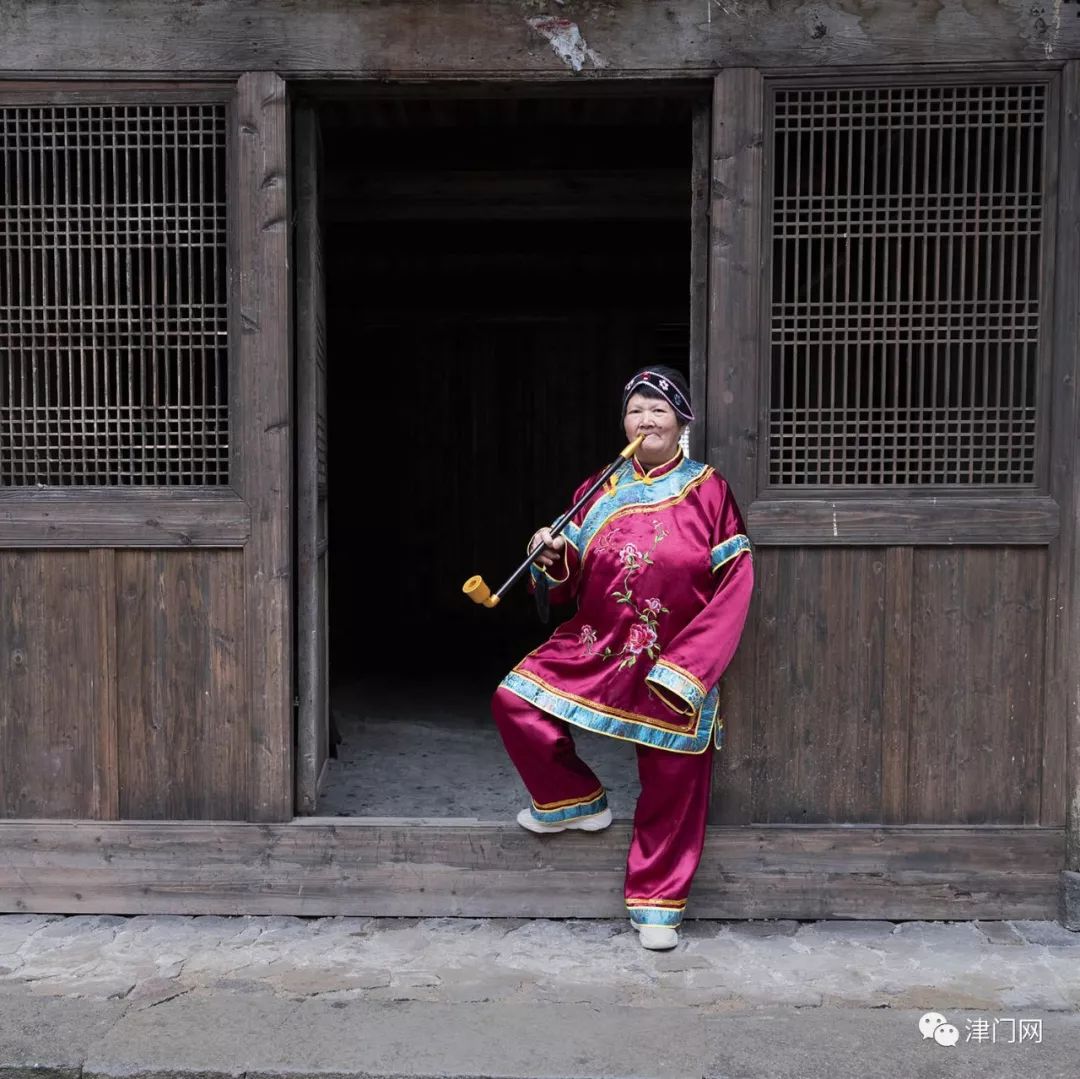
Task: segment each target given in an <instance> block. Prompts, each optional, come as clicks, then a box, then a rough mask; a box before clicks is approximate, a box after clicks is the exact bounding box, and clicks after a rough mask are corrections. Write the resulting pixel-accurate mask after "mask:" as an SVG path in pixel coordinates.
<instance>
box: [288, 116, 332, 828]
mask: <svg viewBox="0 0 1080 1079" xmlns="http://www.w3.org/2000/svg"><path fill="white" fill-rule="evenodd" d="M293 133H294V149H293V163H294V167H295V180H294V184H295V188H296V234H295V238H294V246H295V250H296V411H297V420H296V430H297V449H296V455H297V468H296V500H297V529H296V574H297V591H296V604H297V611H296V635H297V641H296V646H297V647H296V682H297V696H298V698H299V702H300V703H299V708H298V711H297V730H296V810H297V812H298V813H314V812H315V809H316V804H317V801H318V788H319V779H320V777H321V776H322V772H323V767H324V766H325V764H326V759H327V755H328V752H329V727H330V670H329V663H328V655H329V653H328V641H327V636H328V633H329V627H328V604H329V596H328V587H329V581H328V579H327V551H326V548H327V542H328V537H327V535H326V519H327V505H326V497H327V492H326V485H325V464H326V462H325V442H323V443H322V444H321V445H320V439H321V435H320V432H322V434H323V435H325V430H326V374H327V372H326V296H325V290H324V286H323V247H322V223H321V221H320V217H319V206H320V198H319V195H320V187H321V183H320V176H321V171H322V147H321V139H320V134H319V121H318V118H317V116H316V114H315V111H314V110H313V109H312V108H311V107H310V106H301V107H300V108H299V109H297V111H296V116H295V122H294V125H293Z"/></svg>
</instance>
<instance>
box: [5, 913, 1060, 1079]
mask: <svg viewBox="0 0 1080 1079" xmlns="http://www.w3.org/2000/svg"><path fill="white" fill-rule="evenodd" d="M926 1011H936V1012H940V1013H942V1014H943V1015H945V1016H946V1017H947V1018H948V1019H949V1020H950V1021H951V1022H952V1023H953V1024H954V1025H956V1026H957V1027H958V1029H959V1031H960V1036H961V1043H960V1044H958V1045H956V1046H953V1047H951V1048H948V1047H942V1046H940V1045H938V1044H937V1043H935V1042H934V1040H933V1039H932V1038H931V1039H922V1038H921V1037H919V1035H918V1033H917V1024H918V1019H919V1017H920V1016H921V1015H922V1014H923V1013H924V1012H926ZM1025 1018H1033V1019H1034V1018H1038V1019H1040V1020H1041V1022H1042V1042H1041V1043H1037V1044H1036V1043H1035V1042H1033V1041H1030V1040H1029V1041H1028V1042H1027V1043H1023V1044H1020V1043H1013V1044H998V1043H997V1040H996V1037H995V1040H994V1042H993V1043H990V1042H989V1040H988V1039H987V1038H983V1039H980V1038H979V1036H978V1035H979V1031H980V1029H981V1024H982V1023H983V1022H985V1023H986V1024H987V1025H989V1026H991V1027H992V1029H993V1030H994V1031H995V1032H996V1031H998V1030H1000V1031H1001V1032H1002V1040H1003V1041H1004V1039H1005V1035H1006V1034H1007V1032H1008V1028H1007V1026H1006V1021H1007V1020H1008V1019H1013V1020H1015V1021H1019V1020H1020V1019H1025ZM995 1019H996V1020H998V1023H997V1024H993V1021H994V1020H995ZM1014 1025H1015V1024H1014ZM778 1031H784V1032H785V1036H784V1037H783V1038H779V1039H778V1038H777V1037H776V1035H777V1032H778ZM889 1047H891V1048H889ZM931 1050H932V1051H931ZM890 1053H892V1054H893V1055H892V1056H890ZM912 1054H914V1055H912ZM31 1065H34V1066H35V1067H34V1068H33V1069H32V1070H31V1071H27V1070H26V1069H27V1068H28V1067H30V1066H31ZM46 1065H48V1066H49V1068H51V1069H52V1071H51V1072H50V1071H42V1070H41V1069H42V1067H44V1066H46ZM845 1067H850V1068H851V1071H850V1074H851V1075H859V1076H860V1079H866V1077H867V1076H871V1075H878V1074H880V1075H896V1076H905V1077H907V1076H915V1075H926V1076H937V1075H954V1074H955V1075H968V1074H971V1075H978V1076H980V1079H987V1077H990V1076H994V1075H998V1074H1000V1075H1002V1076H1008V1077H1009V1079H1015V1077H1017V1076H1021V1075H1022V1076H1024V1079H1041V1077H1042V1076H1043V1075H1045V1076H1047V1077H1049V1076H1057V1075H1061V1076H1068V1077H1069V1079H1075V1077H1076V1076H1078V1075H1080V934H1076V933H1070V932H1068V931H1067V930H1065V929H1063V928H1062V927H1061V926H1060V925H1058V924H1057V923H1054V922H1019V921H1014V922H982V923H972V922H948V923H946V922H900V923H894V922H881V921H875V922H858V921H851V922H842V921H829V922H794V921H765V922H760V921H759V922H688V923H687V924H686V926H685V927H684V930H683V940H682V942H681V943H680V946H679V948H678V949H677V950H675V951H674V952H668V953H651V952H646V951H644V950H642V949H641V948H640V946H639V945H638V944H637V940H636V936H635V934H633V932H632V931H631V930H630V929H629V926H628V925H627V923H625V922H622V921H619V922H612V921H541V920H521V921H515V920H505V919H490V920H481V919H369V918H313V919H301V918H254V917H250V918H219V917H198V918H186V917H160V916H154V917H135V918H123V917H105V916H95V917H87V916H76V917H67V918H64V917H55V916H46V915H9V916H0V1079H14V1077H15V1076H18V1077H20V1079H22V1077H23V1076H27V1075H30V1074H34V1075H36V1076H38V1077H40V1079H45V1077H46V1076H48V1077H49V1079H56V1077H58V1076H59V1075H70V1076H75V1075H79V1074H80V1073H81V1074H82V1075H83V1076H84V1077H87V1079H88V1077H90V1076H95V1075H100V1076H102V1077H104V1076H117V1077H119V1076H121V1075H123V1076H125V1077H130V1076H135V1075H139V1076H146V1077H149V1076H163V1077H164V1076H166V1075H168V1076H170V1077H172V1079H176V1077H181V1076H200V1077H201V1076H211V1075H212V1076H219V1075H242V1074H247V1075H248V1076H251V1077H254V1076H256V1075H261V1074H268V1075H270V1074H273V1075H286V1074H288V1075H299V1074H305V1075H307V1074H312V1075H314V1074H337V1075H357V1076H360V1075H365V1076H391V1075H400V1076H419V1075H424V1076H429V1075H430V1076H435V1075H439V1076H442V1075H446V1076H451V1075H452V1076H466V1075H491V1076H495V1075H498V1076H503V1075H505V1076H512V1077H516V1076H577V1077H579V1079H586V1077H592V1079H595V1077H599V1076H609V1075H610V1076H631V1075H634V1076H652V1075H655V1076H669V1075H670V1076H677V1077H685V1076H702V1075H717V1076H719V1075H730V1076H736V1075H738V1076H742V1075H746V1076H756V1075H761V1076H766V1075H769V1076H771V1075H791V1076H793V1077H795V1076H798V1077H799V1079H810V1077H811V1076H814V1075H818V1074H821V1075H828V1076H829V1077H830V1079H840V1077H842V1076H844V1075H847V1074H849V1072H847V1071H845V1070H844V1068H845ZM1058 1068H1061V1069H1064V1070H1055V1069H1058ZM880 1069H884V1070H880ZM889 1069H892V1070H889ZM943 1069H945V1070H943ZM948 1069H952V1070H948ZM957 1069H959V1070H957ZM996 1069H1001V1070H996Z"/></svg>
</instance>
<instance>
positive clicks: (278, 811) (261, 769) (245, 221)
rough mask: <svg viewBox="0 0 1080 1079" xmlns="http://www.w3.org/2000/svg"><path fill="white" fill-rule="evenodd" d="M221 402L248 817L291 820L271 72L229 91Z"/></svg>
mask: <svg viewBox="0 0 1080 1079" xmlns="http://www.w3.org/2000/svg"><path fill="white" fill-rule="evenodd" d="M235 123H236V127H237V137H236V159H235V173H234V176H235V185H234V191H235V200H234V203H235V207H236V230H235V245H234V248H233V252H232V255H233V260H232V261H233V265H232V281H233V300H232V302H233V305H234V308H233V309H234V314H235V319H236V324H235V325H236V329H237V330H238V333H237V336H236V340H237V341H238V343H239V355H238V362H237V364H236V367H235V371H236V377H235V385H234V389H233V394H232V401H233V405H234V413H233V414H234V416H235V425H234V430H233V444H234V466H235V467H234V475H235V477H236V480H235V482H236V486H237V488H238V491H239V493H240V495H241V496H242V497H243V499H244V501H245V502H246V503H247V506H248V508H249V510H250V513H251V537H250V539H249V540H248V542H247V544H246V546H245V548H244V577H245V595H246V608H247V637H248V641H247V644H248V702H249V708H250V719H251V754H252V757H251V762H250V777H251V778H250V783H251V792H250V799H249V805H250V817H251V819H252V820H264V821H274V820H278V821H280V820H289V819H290V818H291V817H292V813H293V780H292V773H293V759H292V758H293V730H292V726H293V707H292V705H293V677H292V609H291V596H292V531H291V519H292V392H291V385H292V373H291V370H290V357H291V347H290V343H291V338H292V326H291V302H290V286H289V191H288V161H289V147H288V141H289V140H288V103H287V100H286V95H285V83H284V81H283V80H282V79H281V78H280V77H279V76H278V75H276V74H275V73H274V72H271V71H255V72H249V73H247V74H245V75H243V76H241V78H240V80H239V82H238V83H237V100H236V113H235Z"/></svg>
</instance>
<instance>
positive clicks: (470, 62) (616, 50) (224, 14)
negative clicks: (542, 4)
mask: <svg viewBox="0 0 1080 1079" xmlns="http://www.w3.org/2000/svg"><path fill="white" fill-rule="evenodd" d="M554 10H556V14H554V15H553V14H547V13H544V12H543V11H542V10H538V8H537V6H536V4H535V3H533V2H532V0H509V2H508V0H457V2H455V3H453V4H426V3H425V4H418V3H416V2H414V0H302V2H301V0H208V2H206V3H201V4H185V5H179V6H178V5H176V4H161V3H158V2H155V0H135V2H128V3H125V4H123V5H117V4H115V3H112V2H110V0H79V2H78V3H66V4H57V3H55V2H54V0H23V2H21V3H19V4H16V5H7V6H6V7H5V9H4V11H3V14H0V70H8V71H11V72H13V73H14V72H36V71H82V72H87V73H92V72H115V71H144V72H154V71H176V72H180V71H202V72H218V71H221V72H225V71H232V72H239V71H244V70H250V69H255V68H271V69H275V70H278V71H281V72H282V73H284V74H292V73H297V74H316V73H321V74H331V73H332V74H336V75H346V74H365V75H370V76H382V77H385V76H387V75H390V74H396V73H415V74H421V73H426V74H444V75H453V74H458V75H461V74H465V75H472V76H474V77H475V76H477V75H483V74H490V75H507V74H512V73H517V72H521V73H528V74H530V75H533V76H538V75H539V76H549V77H558V76H564V77H565V76H567V75H571V74H574V73H576V72H579V71H580V72H581V73H582V75H586V76H595V75H611V74H616V73H620V72H636V73H645V72H648V73H657V72H669V73H671V74H687V73H694V72H701V71H714V70H716V69H717V68H719V67H721V66H735V65H743V66H752V65H766V66H807V67H810V66H822V65H850V64H861V63H893V64H897V63H949V62H961V61H970V62H975V63H994V62H1007V61H1029V62H1040V63H1041V62H1045V61H1048V60H1049V61H1054V60H1061V59H1065V58H1068V57H1076V56H1080V27H1078V26H1077V22H1078V20H1077V19H1075V18H1073V17H1071V16H1072V12H1071V11H1070V10H1069V8H1068V7H1067V6H1063V5H1059V6H1057V7H1047V6H1044V5H1034V6H1033V5H1031V4H1028V3H1024V2H1022V0H942V2H941V3H936V4H925V5H918V6H915V7H912V6H911V5H910V4H882V3H875V2H873V0H855V2H851V0H780V2H776V0H742V2H738V3H727V4H723V5H721V4H719V3H702V2H701V0H667V2H665V3H664V4H656V3H653V2H652V0H624V2H621V3H620V4H619V5H617V7H615V8H612V7H611V6H610V5H595V4H589V3H585V2H584V0H568V2H567V3H566V4H564V5H562V6H561V7H559V8H557V9H554Z"/></svg>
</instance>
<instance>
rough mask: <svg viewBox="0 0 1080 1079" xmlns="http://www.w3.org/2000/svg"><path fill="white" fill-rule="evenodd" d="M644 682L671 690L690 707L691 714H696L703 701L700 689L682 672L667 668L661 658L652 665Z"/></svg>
mask: <svg viewBox="0 0 1080 1079" xmlns="http://www.w3.org/2000/svg"><path fill="white" fill-rule="evenodd" d="M645 681H646V682H652V683H653V684H654V685H658V686H662V687H663V688H664V689H668V690H671V692H672V693H674V694H675V696H676V697H678V698H679V700H681V701H684V702H685V703H686V704H688V705H689V706H690V710H691V712H696V711H697V710H698V709H699V708H700V707H701V705H702V703H703V702H704V700H705V694H704V693H703V692H702V690H701V687H700V686H699V685H697V684H696V683H694V682H692V681H691V680H690V679H689V678H687V677H686V675H685V674H683V673H682V671H677V670H675V668H674V667H669V666H668V665H667V664H666V663H665V662H664V660H663V657H661V658H660V659H658V660H657V661H656V662H655V663H654V664H653V666H652V669H651V670H650V671H649V673H648V674H647V675H645Z"/></svg>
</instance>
